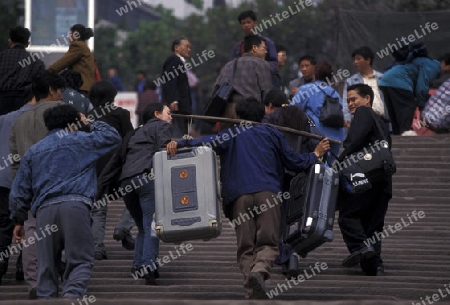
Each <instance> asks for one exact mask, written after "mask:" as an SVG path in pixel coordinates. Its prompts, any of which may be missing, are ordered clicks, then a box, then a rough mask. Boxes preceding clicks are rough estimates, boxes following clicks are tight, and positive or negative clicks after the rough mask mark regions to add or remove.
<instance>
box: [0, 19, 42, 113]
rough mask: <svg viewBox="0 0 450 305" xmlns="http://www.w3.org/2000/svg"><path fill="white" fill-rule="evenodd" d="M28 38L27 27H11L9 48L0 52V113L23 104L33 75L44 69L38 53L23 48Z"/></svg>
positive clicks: (10, 110) (16, 108) (13, 109)
mask: <svg viewBox="0 0 450 305" xmlns="http://www.w3.org/2000/svg"><path fill="white" fill-rule="evenodd" d="M29 39H30V30H28V29H27V28H23V27H21V26H18V27H15V28H12V29H11V30H10V31H9V39H8V43H9V46H10V48H9V49H7V50H5V51H3V52H1V53H0V115H3V114H7V113H8V112H12V111H15V110H18V109H19V108H20V107H22V106H23V105H25V104H26V102H27V101H26V100H25V92H26V91H27V90H31V82H32V79H33V77H35V76H36V75H37V73H39V72H43V71H44V70H45V65H44V63H43V62H42V60H40V59H39V58H40V57H39V54H37V53H36V54H31V53H28V52H27V51H26V50H25V48H26V47H28V43H29V42H28V41H29ZM36 57H37V58H36Z"/></svg>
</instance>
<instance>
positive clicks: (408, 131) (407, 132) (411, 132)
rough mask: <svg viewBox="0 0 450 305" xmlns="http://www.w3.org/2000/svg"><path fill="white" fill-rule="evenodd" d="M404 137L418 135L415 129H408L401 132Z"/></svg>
mask: <svg viewBox="0 0 450 305" xmlns="http://www.w3.org/2000/svg"><path fill="white" fill-rule="evenodd" d="M401 136H402V137H405V136H406V137H408V136H417V133H416V132H415V131H414V130H407V131H404V132H403V133H402V134H401Z"/></svg>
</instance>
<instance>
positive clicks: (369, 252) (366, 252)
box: [342, 246, 376, 267]
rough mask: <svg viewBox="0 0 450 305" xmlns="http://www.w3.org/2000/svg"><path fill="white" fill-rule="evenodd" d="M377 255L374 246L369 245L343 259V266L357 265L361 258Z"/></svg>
mask: <svg viewBox="0 0 450 305" xmlns="http://www.w3.org/2000/svg"><path fill="white" fill-rule="evenodd" d="M375 255H376V252H375V249H374V248H373V246H368V247H364V248H361V249H359V250H357V251H354V252H352V254H350V255H349V256H347V258H345V259H344V260H343V261H342V266H343V267H355V266H357V265H358V264H359V262H360V261H361V259H363V258H364V259H370V258H372V257H374V256H375Z"/></svg>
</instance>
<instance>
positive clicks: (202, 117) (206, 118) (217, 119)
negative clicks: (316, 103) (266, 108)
mask: <svg viewBox="0 0 450 305" xmlns="http://www.w3.org/2000/svg"><path fill="white" fill-rule="evenodd" d="M172 116H173V117H176V118H185V119H194V120H204V121H214V122H223V123H235V124H241V123H242V122H250V123H251V124H253V125H268V126H272V127H275V128H278V129H279V130H281V131H286V132H290V133H294V134H297V135H300V136H304V137H308V138H313V139H316V140H322V139H323V138H325V137H324V136H319V135H316V134H313V133H310V132H306V131H301V130H296V129H292V128H289V127H282V126H278V125H273V124H269V123H259V122H253V121H247V120H240V119H230V118H221V117H215V116H205V115H188V114H179V113H172ZM329 141H330V143H334V144H342V142H341V141H338V140H332V139H329Z"/></svg>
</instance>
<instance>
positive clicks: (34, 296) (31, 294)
mask: <svg viewBox="0 0 450 305" xmlns="http://www.w3.org/2000/svg"><path fill="white" fill-rule="evenodd" d="M28 298H29V299H30V300H37V298H38V297H37V288H31V290H30V292H29V293H28Z"/></svg>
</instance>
